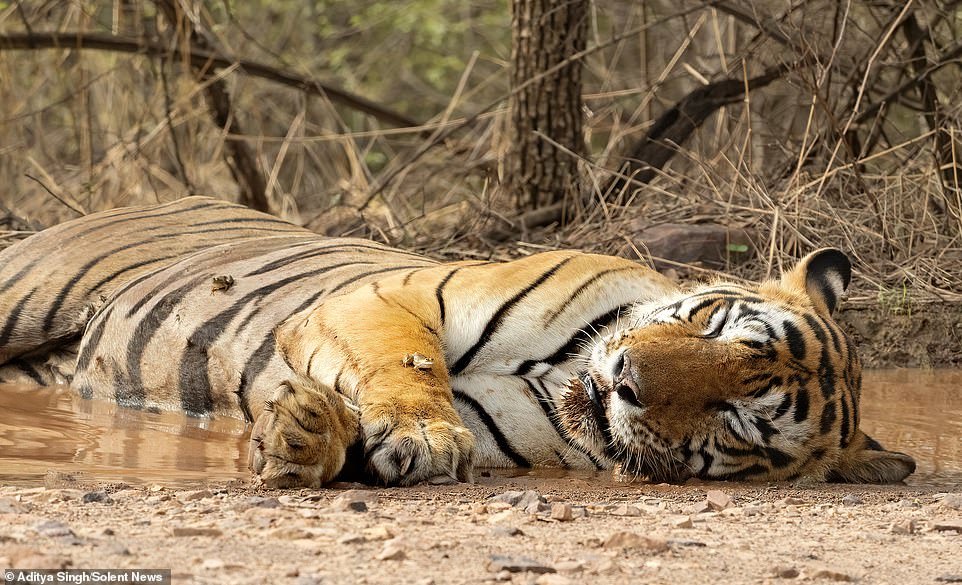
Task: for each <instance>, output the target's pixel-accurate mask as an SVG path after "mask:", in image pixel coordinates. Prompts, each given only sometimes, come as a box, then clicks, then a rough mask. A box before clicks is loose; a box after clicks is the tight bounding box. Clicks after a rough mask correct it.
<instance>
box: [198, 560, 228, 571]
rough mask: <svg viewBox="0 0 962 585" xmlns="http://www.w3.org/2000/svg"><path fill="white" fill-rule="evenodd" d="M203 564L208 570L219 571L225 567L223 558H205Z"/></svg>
mask: <svg viewBox="0 0 962 585" xmlns="http://www.w3.org/2000/svg"><path fill="white" fill-rule="evenodd" d="M202 566H203V567H204V568H205V569H207V570H208V571H218V570H220V569H223V568H224V561H222V560H221V559H204V563H203V565H202Z"/></svg>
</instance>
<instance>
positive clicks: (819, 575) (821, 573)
mask: <svg viewBox="0 0 962 585" xmlns="http://www.w3.org/2000/svg"><path fill="white" fill-rule="evenodd" d="M809 576H810V577H811V578H812V579H830V580H832V581H845V582H849V581H854V580H855V578H854V577H852V576H851V575H849V574H848V573H842V572H840V571H833V570H832V569H819V570H817V571H815V572H814V573H812V574H811V575H809Z"/></svg>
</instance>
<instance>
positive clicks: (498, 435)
mask: <svg viewBox="0 0 962 585" xmlns="http://www.w3.org/2000/svg"><path fill="white" fill-rule="evenodd" d="M454 399H455V400H459V401H461V402H462V403H463V404H464V405H465V406H467V407H468V408H470V409H471V410H472V411H473V412H474V414H476V415H477V416H478V418H479V419H481V422H482V423H484V426H486V427H487V428H488V432H489V433H491V436H492V437H494V441H495V443H497V444H498V448H499V449H500V450H501V452H502V453H504V455H505V456H507V458H508V459H510V460H511V461H513V462H514V464H515V465H517V466H518V467H531V463H529V462H528V460H527V459H525V458H524V457H523V456H522V455H521V454H520V453H518V452H517V451H515V450H514V448H513V447H512V446H511V443H509V442H508V439H507V437H505V436H504V433H502V432H501V430H500V429H499V428H498V424H497V423H496V422H494V419H493V418H491V415H490V414H488V413H487V411H485V410H484V408H482V406H481V405H480V404H478V403H477V402H476V401H475V400H474V399H473V398H471V397H470V396H468V395H467V394H465V393H464V392H462V391H460V390H454Z"/></svg>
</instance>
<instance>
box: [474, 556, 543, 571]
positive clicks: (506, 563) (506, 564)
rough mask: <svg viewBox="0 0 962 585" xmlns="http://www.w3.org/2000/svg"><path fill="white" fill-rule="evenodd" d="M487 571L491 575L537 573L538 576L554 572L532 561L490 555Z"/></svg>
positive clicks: (525, 558)
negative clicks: (503, 572) (504, 572)
mask: <svg viewBox="0 0 962 585" xmlns="http://www.w3.org/2000/svg"><path fill="white" fill-rule="evenodd" d="M488 570H489V571H491V572H492V573H501V572H502V571H507V572H509V573H523V572H528V573H537V574H539V575H542V574H544V573H554V572H556V571H555V568H554V567H551V566H548V565H546V564H544V563H541V562H538V561H536V560H534V559H530V558H528V557H513V556H506V555H491V557H490V561H488Z"/></svg>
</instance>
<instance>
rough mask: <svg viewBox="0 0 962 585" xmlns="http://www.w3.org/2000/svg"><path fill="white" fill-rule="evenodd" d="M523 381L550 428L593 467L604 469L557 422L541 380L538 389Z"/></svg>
mask: <svg viewBox="0 0 962 585" xmlns="http://www.w3.org/2000/svg"><path fill="white" fill-rule="evenodd" d="M524 383H525V384H527V386H528V390H530V391H531V393H532V394H534V398H535V401H536V402H537V403H538V405H539V406H540V407H541V410H542V411H544V415H545V416H546V417H547V418H548V422H550V423H551V426H552V428H554V430H555V432H556V433H557V434H558V436H559V437H560V438H561V440H562V441H564V442H565V444H567V445H568V446H569V447H571V448H573V449H575V450H576V451H578V452H579V453H580V454H582V455H584V456H585V458H587V459H588V461H590V462H591V464H592V465H594V466H595V469H598V470H602V469H604V468H605V467H604V466H603V465H602V464H601V462H599V461H598V460H597V459H596V458H595V457H594V455H592V454H591V453H590V452H588V451H587V450H585V449H584V448H583V447H582V446H581V445H579V444H578V443H577V442H575V441H573V440H572V439H571V435H569V434H568V431H567V430H565V428H564V427H563V426H562V425H561V424H560V423H559V422H558V415H557V410H556V409H555V406H554V401H553V400H552V399H551V396H550V393H549V392H548V389H547V388H545V387H544V385H543V384H541V381H540V380H539V381H538V383H539V384H540V385H541V390H540V391H539V390H538V389H537V388H536V387H535V385H534V383H532V382H531V380H527V379H524ZM561 461H562V462H564V459H561Z"/></svg>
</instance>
